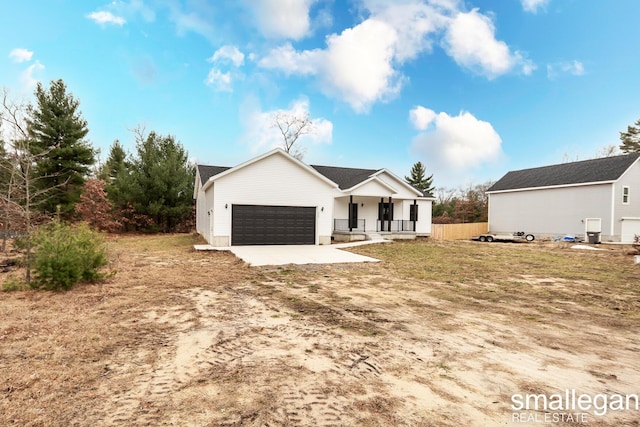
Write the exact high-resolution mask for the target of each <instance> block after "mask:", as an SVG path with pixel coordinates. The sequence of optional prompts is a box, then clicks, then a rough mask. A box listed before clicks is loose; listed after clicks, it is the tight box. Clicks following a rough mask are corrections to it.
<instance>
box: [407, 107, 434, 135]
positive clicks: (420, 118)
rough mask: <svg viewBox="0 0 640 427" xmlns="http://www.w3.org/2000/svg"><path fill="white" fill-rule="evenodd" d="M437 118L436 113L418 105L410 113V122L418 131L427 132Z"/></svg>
mask: <svg viewBox="0 0 640 427" xmlns="http://www.w3.org/2000/svg"><path fill="white" fill-rule="evenodd" d="M435 118H436V112H435V111H433V110H430V109H429V108H425V107H423V106H422V105H418V106H417V107H415V108H414V109H413V110H411V111H409V120H410V121H411V123H412V124H413V127H415V128H416V129H418V130H427V128H428V127H429V125H430V124H431V123H433V121H434V120H435Z"/></svg>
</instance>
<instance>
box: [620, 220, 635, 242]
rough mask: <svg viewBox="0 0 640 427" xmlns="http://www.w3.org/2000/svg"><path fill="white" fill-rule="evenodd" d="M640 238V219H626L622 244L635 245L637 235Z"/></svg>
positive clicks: (623, 223) (623, 226)
mask: <svg viewBox="0 0 640 427" xmlns="http://www.w3.org/2000/svg"><path fill="white" fill-rule="evenodd" d="M636 234H637V235H639V236H640V219H635V218H625V219H623V221H622V236H621V239H620V240H621V241H622V243H633V238H634V236H635V235H636Z"/></svg>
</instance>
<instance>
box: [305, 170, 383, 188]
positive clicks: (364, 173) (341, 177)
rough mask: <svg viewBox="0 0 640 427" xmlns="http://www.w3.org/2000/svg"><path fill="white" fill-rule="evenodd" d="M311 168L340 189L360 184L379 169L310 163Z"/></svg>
mask: <svg viewBox="0 0 640 427" xmlns="http://www.w3.org/2000/svg"><path fill="white" fill-rule="evenodd" d="M311 167H312V168H314V169H315V170H317V171H318V172H319V173H320V174H322V175H324V176H325V177H327V178H329V179H330V180H331V181H333V182H335V183H336V184H338V187H340V189H341V190H346V189H348V188H351V187H353V186H354V185H357V184H360V183H361V182H363V181H366V180H367V179H369V178H370V177H371V175H373V174H374V173H376V172H378V171H379V170H380V169H355V168H339V167H334V166H317V165H311Z"/></svg>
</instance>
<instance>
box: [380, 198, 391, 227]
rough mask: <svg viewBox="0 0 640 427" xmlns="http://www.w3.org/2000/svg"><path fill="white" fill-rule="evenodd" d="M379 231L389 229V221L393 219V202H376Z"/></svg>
mask: <svg viewBox="0 0 640 427" xmlns="http://www.w3.org/2000/svg"><path fill="white" fill-rule="evenodd" d="M378 221H379V222H380V227H379V229H380V230H379V231H391V221H393V203H389V202H384V203H383V202H380V203H378Z"/></svg>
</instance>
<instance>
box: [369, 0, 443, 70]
mask: <svg viewBox="0 0 640 427" xmlns="http://www.w3.org/2000/svg"><path fill="white" fill-rule="evenodd" d="M365 5H366V7H367V9H368V10H369V11H370V12H371V15H372V17H374V18H375V19H378V20H381V21H383V22H385V23H387V24H388V25H390V26H391V27H393V29H394V30H395V31H396V33H397V37H398V41H397V43H396V46H395V53H394V58H395V59H396V60H397V61H398V62H400V63H402V62H404V61H406V60H410V59H413V58H415V57H416V56H417V55H418V54H420V53H421V52H424V51H428V52H429V51H431V48H432V44H433V39H432V37H431V36H433V35H434V34H435V33H436V32H437V31H440V30H442V29H443V28H444V26H445V25H446V24H447V20H448V19H447V15H448V14H449V13H450V10H451V7H453V5H451V4H448V3H446V2H441V3H438V2H437V1H433V0H432V1H431V2H430V3H425V2H422V1H416V0H410V1H396V2H393V3H389V2H386V1H380V0H365Z"/></svg>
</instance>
